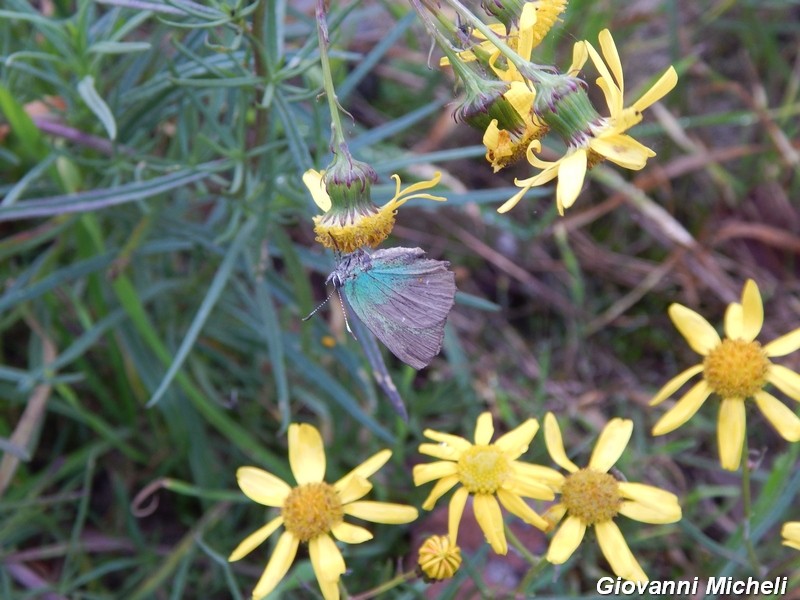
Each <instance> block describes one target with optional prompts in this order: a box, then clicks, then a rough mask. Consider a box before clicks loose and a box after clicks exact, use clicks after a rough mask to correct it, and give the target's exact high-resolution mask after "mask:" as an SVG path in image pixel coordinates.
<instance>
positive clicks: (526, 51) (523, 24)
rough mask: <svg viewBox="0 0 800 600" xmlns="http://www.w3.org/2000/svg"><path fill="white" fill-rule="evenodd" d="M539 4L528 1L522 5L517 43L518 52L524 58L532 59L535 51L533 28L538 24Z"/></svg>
mask: <svg viewBox="0 0 800 600" xmlns="http://www.w3.org/2000/svg"><path fill="white" fill-rule="evenodd" d="M537 10H538V8H537V6H536V5H535V4H533V3H531V2H527V3H526V4H525V5H524V6H523V7H522V13H521V14H520V17H519V42H518V44H517V54H519V55H520V56H521V57H522V58H523V59H524V60H530V59H531V53H532V52H533V45H534V44H533V42H534V39H533V28H534V26H535V25H536V21H537V18H536V11H537Z"/></svg>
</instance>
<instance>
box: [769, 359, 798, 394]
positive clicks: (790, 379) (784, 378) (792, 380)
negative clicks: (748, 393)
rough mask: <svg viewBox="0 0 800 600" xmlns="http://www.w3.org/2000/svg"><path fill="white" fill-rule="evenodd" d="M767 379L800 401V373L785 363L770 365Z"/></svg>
mask: <svg viewBox="0 0 800 600" xmlns="http://www.w3.org/2000/svg"><path fill="white" fill-rule="evenodd" d="M767 381H769V382H770V383H771V384H772V385H774V386H775V387H777V388H778V389H779V390H780V391H782V392H783V393H784V394H786V395H787V396H789V397H790V398H792V399H794V400H797V401H798V402H800V375H798V374H797V373H795V372H794V371H792V370H791V369H787V368H786V367H784V366H783V365H770V366H769V371H767Z"/></svg>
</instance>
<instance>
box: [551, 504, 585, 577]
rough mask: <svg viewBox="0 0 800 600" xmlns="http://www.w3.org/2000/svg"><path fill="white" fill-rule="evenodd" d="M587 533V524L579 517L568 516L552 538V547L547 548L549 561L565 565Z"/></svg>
mask: <svg viewBox="0 0 800 600" xmlns="http://www.w3.org/2000/svg"><path fill="white" fill-rule="evenodd" d="M585 533H586V525H584V524H583V521H581V520H580V519H579V518H577V517H572V516H568V517H567V518H566V520H565V521H564V522H563V523H562V524H561V527H559V528H558V531H556V533H555V535H554V536H553V539H551V540H550V547H549V548H548V549H547V555H546V558H547V562H549V563H552V564H554V565H563V564H564V563H565V562H567V560H568V559H569V557H570V556H572V553H573V552H575V550H576V548H577V547H578V546H580V544H581V540H583V536H584V534H585Z"/></svg>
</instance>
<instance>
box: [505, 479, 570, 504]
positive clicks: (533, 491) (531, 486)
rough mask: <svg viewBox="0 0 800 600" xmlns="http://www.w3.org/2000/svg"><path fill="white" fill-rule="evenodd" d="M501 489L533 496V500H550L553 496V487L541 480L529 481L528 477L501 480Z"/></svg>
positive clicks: (519, 494)
mask: <svg viewBox="0 0 800 600" xmlns="http://www.w3.org/2000/svg"><path fill="white" fill-rule="evenodd" d="M562 477H563V476H562ZM502 489H504V490H507V491H509V492H512V493H514V494H517V495H518V496H523V497H525V498H534V499H535V500H552V499H553V498H555V494H554V493H553V492H554V490H553V487H551V486H549V485H546V484H545V483H543V482H541V481H530V480H528V479H520V478H518V477H516V476H514V477H511V478H509V479H507V480H506V481H505V482H503V487H502Z"/></svg>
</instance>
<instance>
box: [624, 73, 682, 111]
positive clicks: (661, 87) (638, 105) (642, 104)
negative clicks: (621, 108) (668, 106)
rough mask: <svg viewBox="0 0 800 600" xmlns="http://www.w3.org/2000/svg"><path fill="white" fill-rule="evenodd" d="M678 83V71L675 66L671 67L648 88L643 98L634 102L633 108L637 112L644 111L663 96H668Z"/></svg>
mask: <svg viewBox="0 0 800 600" xmlns="http://www.w3.org/2000/svg"><path fill="white" fill-rule="evenodd" d="M677 84H678V72H677V71H676V70H675V67H670V68H669V69H667V70H666V71H665V72H664V74H663V75H662V76H661V77H659V79H658V81H656V82H655V83H654V84H653V85H652V87H651V88H650V89H649V90H647V91H646V92H645V93H644V94H643V95H642V97H641V98H639V99H638V100H637V101H636V102H634V103H633V105H632V106H631V108H633V109H634V110H636V111H637V112H642V111H643V110H644V109H646V108H647V107H649V106H652V105H653V104H655V103H656V102H658V101H659V100H661V98H663V97H664V96H666V95H667V94H668V93H669V92H670V91H672V89H673V88H674V87H675V86H676V85H677Z"/></svg>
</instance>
